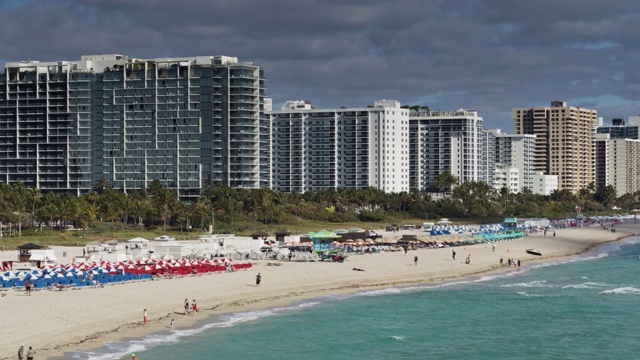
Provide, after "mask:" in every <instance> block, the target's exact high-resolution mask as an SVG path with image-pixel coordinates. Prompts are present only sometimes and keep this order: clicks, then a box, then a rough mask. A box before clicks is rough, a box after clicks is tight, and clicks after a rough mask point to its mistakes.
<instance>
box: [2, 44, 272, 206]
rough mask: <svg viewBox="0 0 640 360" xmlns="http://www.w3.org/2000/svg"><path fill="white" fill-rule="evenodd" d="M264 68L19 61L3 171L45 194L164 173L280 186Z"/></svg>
mask: <svg viewBox="0 0 640 360" xmlns="http://www.w3.org/2000/svg"><path fill="white" fill-rule="evenodd" d="M264 82H265V78H264V74H263V72H262V70H261V69H260V67H258V66H256V65H253V64H252V63H240V62H238V60H237V58H234V57H227V56H197V57H184V58H159V59H129V58H127V57H126V56H122V55H89V56H82V57H81V59H80V61H55V62H42V63H41V62H38V61H26V62H9V63H6V64H5V72H4V74H3V75H2V76H0V159H2V161H0V179H1V180H2V181H4V182H7V183H12V182H16V181H23V182H24V183H25V184H26V185H27V186H29V187H38V188H40V189H42V190H43V191H68V192H73V193H76V194H80V193H83V192H86V191H89V190H90V189H91V188H92V187H93V186H95V185H96V183H97V182H99V181H100V180H102V179H106V180H108V181H109V182H110V183H111V184H112V185H113V187H114V188H118V189H122V190H124V191H127V190H131V189H142V188H146V187H147V186H148V185H149V184H150V183H151V182H152V181H154V180H159V181H160V182H161V183H162V184H164V185H165V186H167V187H168V188H171V189H174V190H176V191H177V193H178V195H179V196H180V197H181V198H189V197H195V196H198V195H199V194H200V192H201V189H202V188H204V187H207V186H209V185H214V184H218V183H220V184H223V185H227V186H231V187H241V188H259V187H264V186H270V179H271V174H270V171H271V167H270V156H271V153H270V143H271V138H270V123H269V119H268V118H267V116H266V115H265V112H264V104H265V103H266V104H267V106H269V104H270V103H269V101H268V100H267V99H266V98H265V86H264Z"/></svg>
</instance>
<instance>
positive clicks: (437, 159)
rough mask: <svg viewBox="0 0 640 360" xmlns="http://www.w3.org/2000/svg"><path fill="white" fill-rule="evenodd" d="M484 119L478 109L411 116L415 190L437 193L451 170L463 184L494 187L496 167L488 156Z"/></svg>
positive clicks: (411, 168)
mask: <svg viewBox="0 0 640 360" xmlns="http://www.w3.org/2000/svg"><path fill="white" fill-rule="evenodd" d="M482 125H483V119H482V117H480V116H478V112H477V111H475V110H464V109H460V110H455V111H415V112H411V114H410V116H409V130H410V131H409V150H410V158H409V177H410V181H411V186H412V189H416V190H427V191H430V190H437V189H436V187H435V180H436V177H437V176H438V175H439V174H441V173H443V172H445V171H449V172H451V174H453V175H454V176H456V177H457V178H458V180H459V182H460V183H463V182H465V181H485V182H488V183H489V184H491V183H492V182H493V176H494V164H493V162H492V159H490V158H489V156H488V155H489V154H487V156H483V155H485V152H486V148H485V144H484V142H485V140H486V137H487V135H486V133H484V132H483V131H482Z"/></svg>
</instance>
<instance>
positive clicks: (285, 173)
mask: <svg viewBox="0 0 640 360" xmlns="http://www.w3.org/2000/svg"><path fill="white" fill-rule="evenodd" d="M269 114H270V116H271V121H272V129H273V169H274V170H273V180H272V184H273V189H274V190H276V191H282V192H300V193H304V192H307V191H322V190H328V189H336V188H350V189H364V188H367V187H374V188H377V189H380V190H384V191H385V192H403V191H408V190H409V171H408V169H409V110H407V109H402V108H400V103H399V102H397V101H392V100H379V101H376V102H375V104H374V106H372V107H366V108H341V109H315V108H314V107H313V106H311V104H308V103H306V102H304V101H290V102H287V103H286V104H285V106H283V107H282V109H281V110H278V111H272V112H270V113H269Z"/></svg>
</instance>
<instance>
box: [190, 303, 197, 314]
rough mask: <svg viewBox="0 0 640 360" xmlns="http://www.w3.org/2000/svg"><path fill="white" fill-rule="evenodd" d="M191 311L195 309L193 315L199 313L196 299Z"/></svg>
mask: <svg viewBox="0 0 640 360" xmlns="http://www.w3.org/2000/svg"><path fill="white" fill-rule="evenodd" d="M191 311H193V315H198V305H196V299H193V304H191Z"/></svg>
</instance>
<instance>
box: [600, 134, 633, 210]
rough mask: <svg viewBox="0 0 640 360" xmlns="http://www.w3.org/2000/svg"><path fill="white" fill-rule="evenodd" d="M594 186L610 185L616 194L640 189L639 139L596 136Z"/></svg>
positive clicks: (606, 135) (604, 135)
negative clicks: (595, 180)
mask: <svg viewBox="0 0 640 360" xmlns="http://www.w3.org/2000/svg"><path fill="white" fill-rule="evenodd" d="M596 148H597V151H596V179H597V182H596V186H598V187H602V186H608V185H611V186H613V188H614V189H615V190H616V196H618V197H620V196H622V195H624V194H629V193H635V192H637V191H640V140H635V139H611V138H610V137H609V134H598V135H597V136H596Z"/></svg>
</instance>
